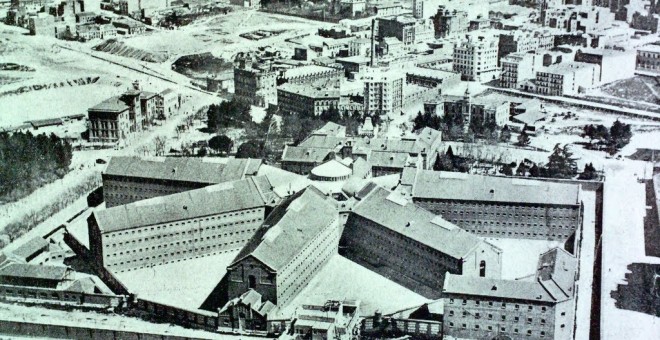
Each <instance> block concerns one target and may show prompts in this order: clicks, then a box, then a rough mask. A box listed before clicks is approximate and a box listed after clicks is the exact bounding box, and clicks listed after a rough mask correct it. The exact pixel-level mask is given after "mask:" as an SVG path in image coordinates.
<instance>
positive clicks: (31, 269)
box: [0, 263, 69, 281]
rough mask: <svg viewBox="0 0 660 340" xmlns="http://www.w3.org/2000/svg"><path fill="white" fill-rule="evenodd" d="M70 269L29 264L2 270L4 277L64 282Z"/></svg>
mask: <svg viewBox="0 0 660 340" xmlns="http://www.w3.org/2000/svg"><path fill="white" fill-rule="evenodd" d="M68 270H69V268H67V267H60V266H41V265H36V264H27V263H11V264H9V265H7V266H5V267H3V268H1V269H0V281H2V279H1V278H2V277H19V278H26V279H40V280H62V279H64V276H65V275H66V273H67V271H68Z"/></svg>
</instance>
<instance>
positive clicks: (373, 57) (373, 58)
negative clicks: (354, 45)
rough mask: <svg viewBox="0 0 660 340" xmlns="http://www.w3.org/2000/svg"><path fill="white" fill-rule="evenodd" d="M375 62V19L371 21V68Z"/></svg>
mask: <svg viewBox="0 0 660 340" xmlns="http://www.w3.org/2000/svg"><path fill="white" fill-rule="evenodd" d="M375 60H376V19H371V65H370V66H371V67H375V65H376V64H375V63H374V61H375Z"/></svg>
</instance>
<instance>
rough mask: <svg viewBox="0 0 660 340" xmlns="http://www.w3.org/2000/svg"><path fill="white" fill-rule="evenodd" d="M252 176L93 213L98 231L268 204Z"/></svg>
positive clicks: (265, 192) (266, 193)
mask: <svg viewBox="0 0 660 340" xmlns="http://www.w3.org/2000/svg"><path fill="white" fill-rule="evenodd" d="M262 185H265V182H261V181H259V182H257V181H255V179H254V178H253V177H249V178H247V179H244V180H240V181H233V182H225V183H220V184H216V185H211V186H207V187H204V188H201V189H195V190H190V191H185V192H181V193H177V194H173V195H167V196H161V197H154V198H149V199H146V200H142V201H137V202H133V203H130V204H126V205H120V206H116V207H112V208H108V209H105V210H100V211H96V212H94V215H93V216H94V218H96V222H97V224H98V226H99V228H100V229H101V231H102V232H114V231H121V230H127V229H133V228H139V227H144V226H149V225H155V224H161V223H168V222H174V221H180V220H186V219H191V218H196V217H203V216H209V215H215V214H221V213H225V212H230V211H236V210H243V209H251V208H257V207H263V206H265V205H266V204H270V203H271V202H268V201H266V200H267V199H269V198H272V197H271V195H269V191H271V189H270V187H262Z"/></svg>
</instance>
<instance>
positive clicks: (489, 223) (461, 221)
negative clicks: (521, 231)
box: [445, 217, 575, 229]
mask: <svg viewBox="0 0 660 340" xmlns="http://www.w3.org/2000/svg"><path fill="white" fill-rule="evenodd" d="M445 218H447V220H449V221H451V222H453V223H456V224H459V225H473V226H484V227H488V226H491V227H492V226H497V227H499V226H502V227H503V228H504V227H507V226H508V227H514V228H518V227H521V228H524V227H527V228H539V227H540V228H553V229H575V228H574V227H572V226H563V225H561V224H545V223H522V222H521V223H518V222H500V221H483V220H476V221H475V220H471V219H470V220H467V219H457V218H451V217H445Z"/></svg>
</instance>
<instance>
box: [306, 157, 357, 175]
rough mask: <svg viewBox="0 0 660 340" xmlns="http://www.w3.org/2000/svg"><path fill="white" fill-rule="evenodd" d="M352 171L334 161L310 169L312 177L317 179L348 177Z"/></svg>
mask: <svg viewBox="0 0 660 340" xmlns="http://www.w3.org/2000/svg"><path fill="white" fill-rule="evenodd" d="M351 173H352V170H351V168H350V167H348V166H346V165H344V164H342V163H340V162H339V161H337V160H336V159H331V160H329V161H327V162H325V163H323V164H321V165H318V166H316V167H314V169H312V175H314V176H318V177H343V176H350V175H351Z"/></svg>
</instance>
